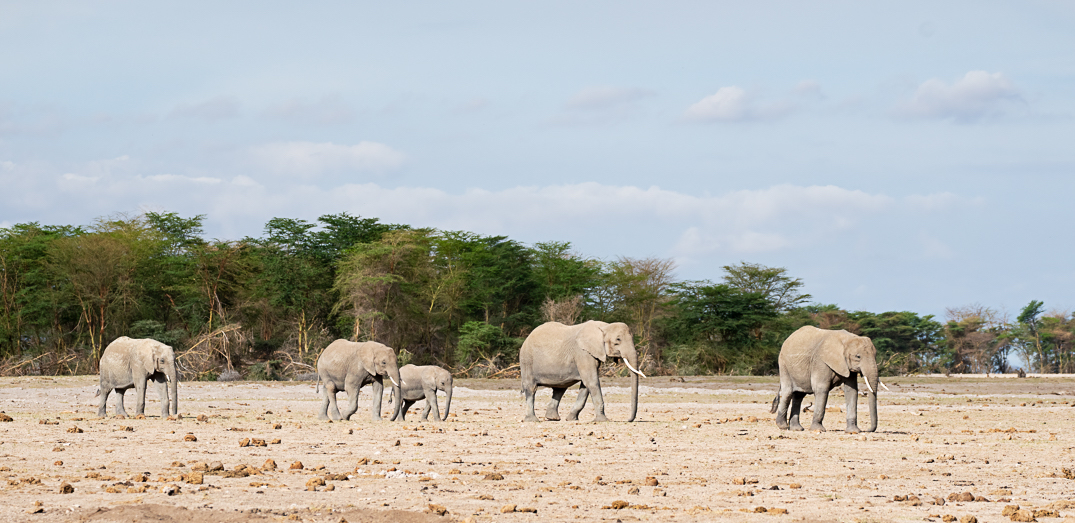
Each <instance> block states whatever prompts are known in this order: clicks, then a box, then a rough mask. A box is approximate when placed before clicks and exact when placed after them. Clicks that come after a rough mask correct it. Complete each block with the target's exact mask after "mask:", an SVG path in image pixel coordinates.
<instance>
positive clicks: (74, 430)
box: [67, 427, 82, 434]
mask: <svg viewBox="0 0 1075 523" xmlns="http://www.w3.org/2000/svg"><path fill="white" fill-rule="evenodd" d="M67 432H68V433H70V434H82V429H80V428H78V427H71V428H69V429H67Z"/></svg>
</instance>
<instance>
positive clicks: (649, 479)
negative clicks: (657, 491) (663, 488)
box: [645, 476, 660, 487]
mask: <svg viewBox="0 0 1075 523" xmlns="http://www.w3.org/2000/svg"><path fill="white" fill-rule="evenodd" d="M645 484H646V486H647V487H656V486H657V485H660V483H659V482H658V481H657V478H655V477H653V476H646V483H645Z"/></svg>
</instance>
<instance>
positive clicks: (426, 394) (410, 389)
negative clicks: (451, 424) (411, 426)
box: [392, 365, 452, 421]
mask: <svg viewBox="0 0 1075 523" xmlns="http://www.w3.org/2000/svg"><path fill="white" fill-rule="evenodd" d="M399 376H400V378H402V380H403V382H404V383H406V385H402V386H401V387H400V388H401V389H402V390H403V406H402V407H400V406H398V402H399V397H398V396H396V395H395V392H394V391H393V393H392V412H398V415H399V419H400V420H403V421H406V420H405V419H404V417H405V416H406V415H407V409H409V408H411V405H414V403H415V402H416V401H418V400H422V399H424V400H426V406H425V408H424V409H422V419H423V420H425V419H429V413H430V411H432V412H433V419H434V420H438V421H447V420H448V411H449V410H450V409H451V408H452V373H451V372H448V371H447V370H445V369H442V368H440V367H437V366H434V365H424V366H421V367H417V366H415V365H404V366H403V367H401V368H400V369H399ZM438 390H441V391H444V394H446V395H447V399H445V400H444V417H443V418H442V417H441V416H440V411H438V410H437V391H438ZM392 419H393V420H395V417H393V418H392Z"/></svg>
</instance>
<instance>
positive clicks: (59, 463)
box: [52, 460, 63, 467]
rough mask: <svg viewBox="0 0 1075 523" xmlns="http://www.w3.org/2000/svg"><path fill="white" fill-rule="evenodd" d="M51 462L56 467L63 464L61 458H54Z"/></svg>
mask: <svg viewBox="0 0 1075 523" xmlns="http://www.w3.org/2000/svg"><path fill="white" fill-rule="evenodd" d="M52 464H53V465H56V466H57V467H62V466H63V461H62V460H56V461H54V462H53V463H52Z"/></svg>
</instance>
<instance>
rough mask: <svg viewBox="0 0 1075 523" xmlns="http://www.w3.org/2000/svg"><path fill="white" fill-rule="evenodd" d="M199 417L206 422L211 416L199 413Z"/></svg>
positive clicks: (199, 419)
mask: <svg viewBox="0 0 1075 523" xmlns="http://www.w3.org/2000/svg"><path fill="white" fill-rule="evenodd" d="M197 419H198V421H202V422H205V421H209V416H206V415H205V414H198V418H197Z"/></svg>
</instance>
